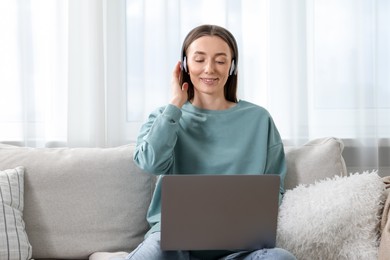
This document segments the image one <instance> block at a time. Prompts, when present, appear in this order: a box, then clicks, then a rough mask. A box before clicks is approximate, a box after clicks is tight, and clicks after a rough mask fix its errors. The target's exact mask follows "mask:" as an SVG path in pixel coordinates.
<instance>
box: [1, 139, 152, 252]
mask: <svg viewBox="0 0 390 260" xmlns="http://www.w3.org/2000/svg"><path fill="white" fill-rule="evenodd" d="M133 148H134V147H133V146H122V147H117V148H105V149H101V148H74V149H70V148H20V147H12V146H5V145H4V146H1V145H0V169H1V168H3V169H4V168H13V167H15V166H17V165H23V166H25V170H26V176H25V209H24V219H25V223H26V230H27V233H28V236H29V239H30V242H31V244H32V247H33V258H56V259H59V258H68V259H69V258H73V259H87V258H88V256H89V255H90V254H92V253H93V252H96V251H120V250H124V251H129V250H131V249H133V248H135V247H136V246H137V245H138V244H139V243H140V242H141V241H142V239H143V236H144V234H145V232H146V231H147V229H148V228H149V227H148V224H147V222H146V220H145V215H146V211H147V208H148V205H149V202H150V199H151V195H152V192H153V189H154V177H153V176H150V175H149V174H146V173H143V172H141V171H140V170H139V169H138V168H137V167H136V166H135V165H134V163H133V161H132V155H133Z"/></svg>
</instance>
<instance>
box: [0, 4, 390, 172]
mask: <svg viewBox="0 0 390 260" xmlns="http://www.w3.org/2000/svg"><path fill="white" fill-rule="evenodd" d="M389 13H390V3H389V2H388V1H386V0H358V1H356V0H341V1H340V0H306V1H304V0H290V1H284V0H272V1H271V0H243V1H235V0H213V1H208V0H197V1H180V0H127V1H126V0H110V1H107V0H83V1H77V0H67V1H66V0H58V1H45V0H18V1H13V0H5V1H1V2H0V17H1V18H0V19H1V23H0V32H1V34H0V55H1V57H2V58H1V60H0V73H1V74H0V129H1V131H0V142H5V143H11V144H18V145H25V146H36V147H41V146H48V147H53V146H71V147H75V146H88V147H112V146H117V145H122V144H126V143H130V142H134V141H135V139H136V137H137V133H138V130H139V127H140V125H141V124H142V122H143V121H144V120H145V119H146V117H147V116H148V114H149V113H150V112H151V111H152V110H153V109H155V108H156V107H158V106H162V105H165V104H166V103H167V102H168V101H169V97H170V76H171V73H172V69H173V67H174V65H175V64H176V62H177V61H178V60H179V59H180V49H181V43H182V41H183V39H184V37H185V35H186V34H187V33H188V31H189V30H190V29H192V28H193V27H195V26H197V25H200V24H203V23H212V24H218V25H221V26H224V27H226V28H228V29H229V30H230V31H231V32H232V33H233V34H234V35H235V37H236V39H237V42H238V45H239V55H240V57H239V61H238V67H239V69H238V71H239V86H238V91H239V93H238V96H239V98H240V99H244V100H247V101H250V102H253V103H256V104H258V105H261V106H263V107H265V108H267V109H268V110H269V111H270V113H271V115H272V116H273V118H274V120H275V122H276V125H277V126H278V129H279V131H280V133H281V136H282V138H283V140H284V141H285V143H286V144H287V145H301V144H303V143H305V142H307V141H308V140H310V139H314V138H319V137H323V136H335V137H339V138H341V139H343V141H344V143H345V144H346V148H345V154H344V157H345V158H346V161H347V164H349V170H350V171H361V170H369V169H380V170H381V171H382V172H384V173H387V174H390V162H389V161H390V141H389V140H390V105H389V103H388V100H390V74H389V73H388V70H389V68H390V64H389V63H390V50H389V48H388V46H390V28H389V27H388V26H387V24H389V23H390V17H389V16H388V14H389Z"/></svg>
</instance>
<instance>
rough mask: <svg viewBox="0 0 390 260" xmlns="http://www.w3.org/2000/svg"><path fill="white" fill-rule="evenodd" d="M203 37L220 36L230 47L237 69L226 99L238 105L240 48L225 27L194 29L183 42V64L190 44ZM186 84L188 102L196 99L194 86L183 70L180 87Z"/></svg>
mask: <svg viewBox="0 0 390 260" xmlns="http://www.w3.org/2000/svg"><path fill="white" fill-rule="evenodd" d="M202 36H218V37H220V38H221V39H222V40H224V41H225V42H226V43H227V44H228V45H229V47H230V50H231V52H232V62H233V61H234V64H235V69H234V72H233V73H232V75H230V76H229V78H228V80H227V81H226V84H225V99H226V100H228V101H232V102H235V103H237V64H238V47H237V42H236V39H235V38H234V36H233V34H232V33H230V32H229V31H228V30H226V29H225V28H223V27H220V26H217V25H201V26H198V27H196V28H194V29H192V30H191V31H190V32H189V33H188V34H187V36H186V38H185V39H184V42H183V46H182V51H181V62H182V63H183V60H184V57H186V52H187V49H188V47H189V46H190V44H191V43H192V42H193V41H195V40H196V39H198V38H200V37H202ZM184 82H187V83H188V85H189V86H188V100H191V99H193V98H194V85H193V84H192V82H191V79H190V76H189V74H188V73H187V72H185V71H184V70H183V69H182V70H181V72H180V85H183V83H184Z"/></svg>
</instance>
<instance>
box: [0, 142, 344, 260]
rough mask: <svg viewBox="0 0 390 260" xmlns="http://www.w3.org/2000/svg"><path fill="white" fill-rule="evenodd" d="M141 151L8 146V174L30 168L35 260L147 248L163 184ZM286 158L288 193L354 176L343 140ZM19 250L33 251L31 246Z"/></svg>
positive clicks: (29, 231) (27, 202) (4, 160)
mask: <svg viewBox="0 0 390 260" xmlns="http://www.w3.org/2000/svg"><path fill="white" fill-rule="evenodd" d="M133 149H134V146H133V145H127V146H122V147H116V148H104V149H100V148H23V147H15V146H10V145H5V144H0V170H5V169H14V168H15V167H17V166H23V168H19V171H23V170H24V171H23V172H24V187H23V186H21V192H23V191H24V209H23V211H21V212H23V215H22V220H24V223H25V235H26V239H27V241H29V243H30V245H31V246H32V258H34V259H45V258H50V259H88V258H89V257H90V255H91V254H93V253H94V252H99V251H100V252H101V251H105V252H116V251H127V252H128V251H130V250H132V249H133V248H134V247H136V246H137V245H138V244H139V243H140V242H141V241H142V239H143V236H144V234H145V232H146V231H147V230H148V224H147V222H146V221H145V214H146V211H147V208H148V205H149V202H150V199H151V196H152V193H153V189H154V183H155V177H154V176H151V175H149V174H147V173H144V172H142V171H141V170H139V169H138V168H137V167H136V166H135V164H134V163H133V161H132V155H133ZM285 150H286V157H287V165H288V175H287V178H286V181H285V187H286V189H288V190H291V189H293V188H294V187H296V186H297V185H299V184H310V183H314V182H315V181H316V180H322V179H326V178H332V177H333V176H335V175H340V176H346V175H347V171H346V167H345V163H344V159H343V157H342V151H343V144H342V142H341V141H340V140H338V139H336V138H322V139H317V140H313V141H311V142H309V143H307V144H306V145H303V146H301V147H286V149H285ZM3 173H4V172H3ZM19 177H23V174H22V175H19ZM22 198H23V196H22ZM22 205H23V203H22ZM285 211H286V210H285ZM0 215H1V211H0ZM3 222H4V220H3ZM3 224H4V223H3ZM0 225H1V218H0ZM8 232H10V230H8ZM18 236H19V239H20V238H21V237H20V235H18ZM11 240H12V239H10V238H8V242H7V243H8V247H11V246H12V245H11V243H12V241H11ZM20 240H21V239H20ZM0 246H1V241H0ZM18 248H19V249H20V248H21V249H20V250H27V249H26V248H27V247H26V246H25V247H23V246H22V247H21V246H20V245H19V247H18ZM30 249H31V248H29V250H30ZM2 250H3V251H4V249H1V248H0V255H1V253H2ZM3 253H4V252H3ZM22 253H23V252H22ZM13 254H15V252H13ZM23 254H29V253H23ZM0 258H1V257H0ZM321 258H322V259H326V257H325V256H324V257H321ZM11 259H12V257H11Z"/></svg>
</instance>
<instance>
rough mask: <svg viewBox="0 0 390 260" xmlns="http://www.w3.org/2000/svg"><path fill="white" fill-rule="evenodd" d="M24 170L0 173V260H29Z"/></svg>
mask: <svg viewBox="0 0 390 260" xmlns="http://www.w3.org/2000/svg"><path fill="white" fill-rule="evenodd" d="M23 177H24V168H23V167H17V168H15V169H9V170H4V171H0V259H9V260H14V259H17V260H22V259H30V258H31V255H32V253H31V245H30V243H29V241H28V237H27V233H26V231H25V225H24V221H23V218H22V217H23V194H24V180H23Z"/></svg>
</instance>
